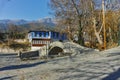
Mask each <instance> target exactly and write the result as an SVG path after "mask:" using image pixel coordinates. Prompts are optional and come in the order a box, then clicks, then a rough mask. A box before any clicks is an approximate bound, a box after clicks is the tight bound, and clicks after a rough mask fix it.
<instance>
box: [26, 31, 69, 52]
mask: <svg viewBox="0 0 120 80" xmlns="http://www.w3.org/2000/svg"><path fill="white" fill-rule="evenodd" d="M28 40H29V42H30V43H31V50H37V49H40V47H42V46H45V45H49V44H50V43H51V42H53V41H64V40H67V35H66V34H65V33H62V34H60V33H59V32H55V31H29V33H28Z"/></svg>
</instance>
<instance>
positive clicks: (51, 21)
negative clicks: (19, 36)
mask: <svg viewBox="0 0 120 80" xmlns="http://www.w3.org/2000/svg"><path fill="white" fill-rule="evenodd" d="M29 23H40V24H44V25H49V26H55V24H56V22H55V19H52V18H43V19H39V20H34V21H27V20H24V19H20V20H10V19H4V20H0V24H14V25H23V24H29Z"/></svg>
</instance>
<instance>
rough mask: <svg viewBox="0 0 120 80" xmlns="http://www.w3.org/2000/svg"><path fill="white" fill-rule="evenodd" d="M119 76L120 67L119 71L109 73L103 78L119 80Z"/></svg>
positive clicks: (104, 79) (105, 79)
mask: <svg viewBox="0 0 120 80" xmlns="http://www.w3.org/2000/svg"><path fill="white" fill-rule="evenodd" d="M118 78H120V68H119V69H118V70H117V71H115V72H113V73H111V74H109V75H108V76H107V77H105V78H103V79H102V80H117V79H118Z"/></svg>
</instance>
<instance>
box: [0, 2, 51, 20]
mask: <svg viewBox="0 0 120 80" xmlns="http://www.w3.org/2000/svg"><path fill="white" fill-rule="evenodd" d="M48 3H49V0H0V20H2V19H25V20H38V19H41V18H45V17H52V15H51V14H50V12H51V10H50V7H49V6H48Z"/></svg>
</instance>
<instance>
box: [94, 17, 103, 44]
mask: <svg viewBox="0 0 120 80" xmlns="http://www.w3.org/2000/svg"><path fill="white" fill-rule="evenodd" d="M93 23H94V24H93V29H94V32H95V36H96V38H97V40H98V42H99V44H100V46H102V45H103V41H102V39H101V38H100V33H99V32H97V30H96V21H95V18H93Z"/></svg>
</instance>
